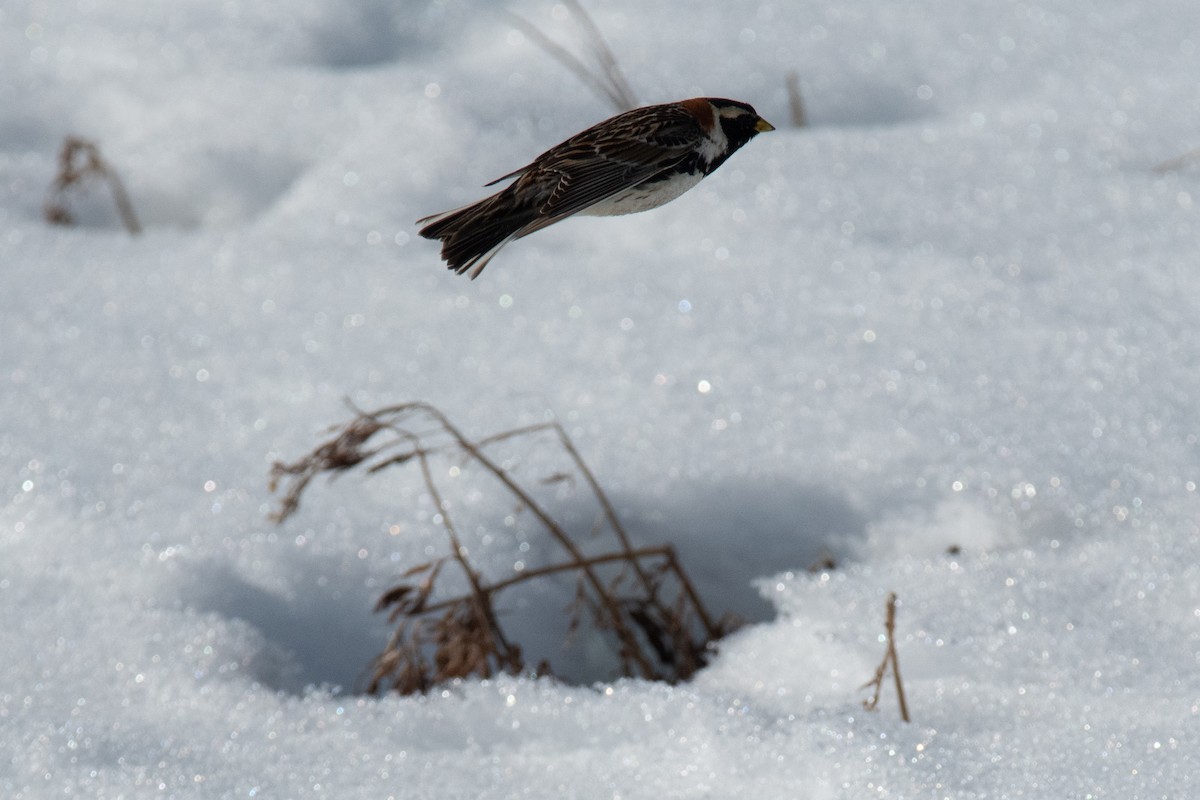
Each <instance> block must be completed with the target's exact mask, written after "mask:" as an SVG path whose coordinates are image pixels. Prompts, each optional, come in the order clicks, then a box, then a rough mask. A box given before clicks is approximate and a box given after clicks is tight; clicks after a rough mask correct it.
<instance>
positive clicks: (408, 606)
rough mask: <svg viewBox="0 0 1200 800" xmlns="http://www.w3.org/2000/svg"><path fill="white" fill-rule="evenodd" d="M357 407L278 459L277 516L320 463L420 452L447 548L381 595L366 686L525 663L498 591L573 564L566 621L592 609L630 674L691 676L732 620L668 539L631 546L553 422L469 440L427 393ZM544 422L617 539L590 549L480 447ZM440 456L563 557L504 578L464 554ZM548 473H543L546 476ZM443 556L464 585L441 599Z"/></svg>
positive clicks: (337, 465)
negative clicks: (320, 437)
mask: <svg viewBox="0 0 1200 800" xmlns="http://www.w3.org/2000/svg"><path fill="white" fill-rule="evenodd" d="M351 408H352V409H353V406H351ZM353 410H354V412H355V416H354V418H353V419H351V420H350V421H349V422H347V423H345V424H344V425H341V426H338V427H335V428H333V429H331V433H333V436H332V438H330V439H329V440H327V441H325V442H323V443H321V444H319V445H318V446H317V447H316V448H314V449H313V451H312V452H311V453H309V454H308V455H307V456H305V457H304V458H302V459H300V460H298V461H296V462H293V463H290V464H284V463H276V464H275V465H274V467H273V468H272V470H271V489H272V491H276V490H278V489H279V488H280V484H281V483H282V482H286V483H287V486H286V489H285V491H284V492H283V497H282V499H281V501H280V506H279V509H278V510H277V511H276V512H275V514H274V515H273V516H274V519H275V520H276V521H278V522H282V521H284V520H285V519H287V518H288V517H290V516H291V515H292V514H294V513H296V512H297V511H298V510H299V507H300V498H301V495H302V494H303V493H304V491H305V490H306V489H307V487H308V486H309V484H310V483H311V481H312V479H313V478H315V477H316V476H317V475H320V474H327V475H329V477H330V478H333V477H335V476H337V475H338V474H341V473H343V472H345V471H347V470H349V469H352V468H361V469H362V470H363V471H364V472H366V473H367V474H373V473H376V472H379V471H381V470H383V469H386V468H388V467H392V466H397V465H401V464H406V463H408V462H410V461H416V462H417V464H418V465H419V468H420V473H421V476H422V480H423V481H424V485H425V489H426V491H427V492H428V494H429V497H430V498H431V499H432V501H433V504H434V507H435V508H436V509H437V511H438V516H437V517H436V520H437V522H438V524H440V526H441V527H442V529H443V530H444V531H445V533H446V537H447V542H448V545H449V546H448V552H447V554H446V555H445V556H442V557H440V558H437V559H434V560H433V561H430V562H427V563H424V564H420V565H418V566H415V567H412V568H411V569H409V570H408V571H407V572H406V573H405V574H404V575H403V576H402V581H401V582H400V583H399V584H397V585H396V586H394V587H392V588H391V589H389V590H388V591H387V592H385V593H384V594H383V596H382V597H380V599H379V602H378V603H377V605H376V610H377V611H387V612H388V614H389V619H390V620H391V621H392V622H393V623H395V624H396V629H395V631H394V632H393V634H392V637H391V638H390V640H389V642H388V644H387V646H386V648H385V650H384V652H383V653H382V654H380V656H379V657H378V658H377V659H376V660H375V662H374V664H373V667H372V675H371V679H370V685H369V687H368V690H369V691H372V692H377V691H380V690H383V689H386V688H391V689H394V690H396V691H398V692H401V693H405V694H408V693H413V692H424V691H427V690H428V689H429V688H431V687H432V686H436V685H438V684H440V683H443V682H445V681H447V680H451V679H454V678H463V677H468V676H472V675H474V676H478V677H487V676H490V675H493V674H496V673H498V672H510V673H517V672H521V671H522V670H524V661H523V657H522V653H521V648H520V647H519V645H517V644H516V643H515V642H512V641H511V640H510V639H509V638H508V637H507V636H506V634H505V632H504V629H503V627H502V625H501V624H500V622H499V616H498V614H497V613H496V608H495V602H496V597H497V596H498V595H499V594H500V593H501V592H503V591H505V590H507V589H509V588H511V587H513V586H516V585H518V584H522V583H525V582H527V581H533V580H538V579H541V578H546V577H548V576H551V575H554V574H558V573H563V572H574V573H576V574H577V575H578V588H577V594H576V599H575V602H573V603H572V605H571V617H570V618H569V623H570V624H569V628H570V630H571V631H576V630H577V629H578V628H579V626H580V625H581V623H582V621H583V620H584V619H585V618H586V619H587V620H588V621H590V623H591V626H592V628H593V629H594V630H596V631H601V632H604V633H606V634H608V635H610V636H612V637H613V638H614V639H615V644H616V652H617V655H618V658H619V662H620V664H621V669H622V672H623V674H625V675H630V676H633V675H636V676H640V677H643V678H648V679H663V680H671V681H677V680H684V679H686V678H688V677H690V676H691V675H692V674H693V673H694V672H695V671H696V670H698V669H699V668H700V667H702V666H703V665H704V664H705V662H706V660H707V658H708V656H709V645H710V643H711V642H712V641H714V640H716V639H718V638H720V637H721V636H723V635H724V634H725V633H727V632H728V631H729V630H731V629H732V628H733V627H735V625H736V622H735V621H734V620H732V619H728V618H722V619H720V620H714V619H713V618H712V617H711V615H710V614H709V613H708V611H707V609H705V607H704V604H703V602H702V601H701V599H700V596H699V594H698V593H697V592H696V590H695V587H694V585H693V584H692V583H691V581H690V579H689V578H688V576H687V574H686V573H685V571H684V570H683V567H682V565H681V564H680V563H679V560H678V558H677V556H676V555H675V551H674V549H673V548H671V547H670V545H661V546H657V547H642V548H634V547H633V545H632V543H631V540H630V538H629V536H628V533H627V532H626V531H625V529H624V528H623V527H622V525H621V523H620V520H619V519H618V518H617V515H616V512H615V511H614V509H613V506H612V503H611V502H610V501H609V499H608V497H607V496H606V495H605V493H604V491H603V489H602V488H601V487H600V484H599V482H598V481H597V480H596V476H595V474H594V473H593V472H592V471H591V469H590V468H589V467H588V466H587V464H586V463H585V462H584V460H583V458H582V457H581V456H580V454H579V451H578V450H577V449H576V448H575V446H574V444H573V443H572V442H571V439H570V437H568V436H567V433H566V431H565V430H564V429H563V428H562V426H561V425H559V424H558V423H557V422H548V423H542V424H537V425H529V426H525V427H522V428H515V429H513V430H510V431H505V432H503V433H499V434H495V435H493V436H489V437H487V438H484V439H480V440H478V441H470V440H468V439H467V438H466V436H465V435H464V434H463V433H462V431H460V430H459V429H458V428H457V427H456V426H455V425H453V424H452V423H451V422H450V420H449V419H448V418H447V417H446V416H445V414H443V413H442V412H441V411H440V410H439V409H437V408H436V407H434V406H432V405H430V404H428V403H404V404H400V405H396V406H390V407H387V408H383V409H380V410H378V411H374V412H364V411H361V410H358V409H353ZM428 422H433V426H432V427H430V426H429V425H428V424H424V425H423V427H422V428H421V431H420V432H419V433H418V432H414V431H413V430H412V429H411V428H412V425H413V423H428ZM547 432H548V433H551V434H553V435H554V437H555V440H556V443H557V445H558V446H559V448H560V449H561V450H562V452H563V453H565V454H566V455H567V457H568V458H569V459H570V462H571V465H572V467H573V469H574V471H575V472H576V473H578V475H580V476H582V480H583V482H584V483H585V484H586V485H587V486H588V488H589V489H590V490H591V492H592V495H593V497H594V498H595V499H596V502H597V503H598V505H599V506H600V509H601V511H600V517H599V519H600V520H602V522H603V524H602V528H601V529H602V530H608V531H609V532H611V534H612V535H613V538H614V540H615V543H616V545H617V549H616V550H614V551H612V552H607V553H600V554H586V553H585V552H584V551H583V549H582V548H581V546H580V545H579V544H577V542H576V540H575V539H574V538H573V537H572V536H571V535H570V534H569V532H568V531H567V530H566V529H565V528H564V527H563V525H562V524H561V523H559V522H558V521H557V520H556V519H555V518H554V517H553V516H552V515H551V514H550V513H549V512H548V511H547V510H546V508H545V507H544V506H543V505H542V504H541V503H539V502H538V500H537V498H536V497H535V496H534V495H533V494H532V493H531V492H530V490H528V489H526V488H525V486H523V485H522V484H521V483H520V482H519V481H518V480H517V479H516V478H515V477H514V475H513V474H512V473H511V471H510V470H507V469H505V468H504V467H503V466H501V464H500V463H498V462H497V461H496V460H495V459H493V458H492V457H491V456H489V455H488V454H487V453H485V452H484V450H485V449H486V448H488V447H491V446H494V445H497V444H499V443H501V442H510V441H512V440H514V439H518V438H521V437H531V436H538V435H540V434H543V433H547ZM437 456H442V457H458V458H459V460H460V461H462V462H463V463H473V464H475V465H476V466H478V467H480V468H482V469H483V470H484V472H485V473H488V474H490V475H491V476H492V477H493V478H495V479H496V480H497V481H498V482H499V484H500V485H501V486H502V487H503V488H504V490H505V491H506V492H507V493H508V494H509V495H511V496H512V497H513V498H514V499H515V500H516V501H517V505H518V506H519V507H520V508H522V509H524V510H525V511H527V512H529V513H530V514H532V515H533V517H534V518H536V519H537V520H538V522H540V523H541V525H542V527H543V529H544V530H545V531H546V533H547V535H548V537H549V539H550V540H551V541H553V542H554V543H555V544H557V545H558V546H559V548H560V549H561V550H562V551H564V553H565V555H566V560H564V561H561V562H558V563H552V564H549V565H546V566H542V567H537V568H534V569H528V570H522V571H521V572H519V573H517V574H514V575H509V576H506V577H501V578H498V579H492V580H489V579H487V578H485V577H484V576H483V575H482V574H481V573H480V572H479V571H478V570H477V569H476V568H475V567H474V565H473V564H472V563H471V562H470V561H469V560H468V558H467V549H466V548H465V547H464V546H463V542H462V541H461V539H460V537H459V534H458V528H457V527H456V524H455V522H454V520H453V517H452V516H451V514H450V506H449V504H448V503H447V502H446V501H445V499H444V498H443V495H442V493H441V491H440V489H439V487H438V485H437V482H436V481H435V479H434V470H433V468H432V466H431V462H430V460H431V459H432V458H434V457H437ZM551 477H552V480H553V482H554V483H563V482H570V481H573V476H572V475H571V474H570V473H568V472H563V471H559V472H556V473H554V475H552V476H551ZM541 483H542V485H544V481H543V482H541ZM595 530H596V529H595V528H593V530H592V531H591V532H592V533H594V532H595ZM447 564H455V565H457V567H458V571H459V572H460V573H461V574H462V575H463V576H465V578H466V581H467V585H468V590H467V591H466V593H463V594H459V595H457V596H453V597H444V596H443V597H440V598H438V599H436V600H435V599H434V595H435V593H436V584H437V581H438V579H439V577H440V576H441V575H442V574H443V568H444V567H445V566H446V565H447ZM613 566H619V567H620V568H621V569H620V572H619V573H618V574H617V575H616V577H615V578H612V579H611V580H606V579H605V577H604V573H602V571H601V570H602V569H605V568H607V572H608V574H611V572H612V569H611V567H613ZM547 672H549V668H548V666H544V667H539V673H541V674H545V673H547Z"/></svg>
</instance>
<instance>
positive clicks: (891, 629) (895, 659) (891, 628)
mask: <svg viewBox="0 0 1200 800" xmlns="http://www.w3.org/2000/svg"><path fill="white" fill-rule="evenodd" d="M885 629H886V630H887V650H886V651H885V652H884V654H883V661H881V662H880V663H879V667H878V669H876V670H875V677H873V678H872V679H871V680H869V681H867V682H866V683H864V684H863V685H862V686H861V687H860V688H862V689H866V688H868V687H870V688H871V696H870V697H868V698H867V699H866V700H864V701H863V708H865V709H866V710H868V711H874V710H875V708H876V707H877V706H878V705H879V695H880V693H881V691H882V689H883V679H884V677H886V675H887V670H888V667H889V666H890V667H891V669H892V676H893V677H894V678H895V683H896V697H897V698H898V699H899V703H900V719H902V720H904V721H905V722H910V721H911V720H910V719H909V716H908V700H907V699H906V698H905V696H904V682H903V681H902V680H901V679H900V657H899V656H898V655H897V654H896V593H895V592H889V593H888V596H887V621H886V622H885Z"/></svg>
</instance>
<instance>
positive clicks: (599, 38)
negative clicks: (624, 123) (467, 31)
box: [505, 0, 637, 111]
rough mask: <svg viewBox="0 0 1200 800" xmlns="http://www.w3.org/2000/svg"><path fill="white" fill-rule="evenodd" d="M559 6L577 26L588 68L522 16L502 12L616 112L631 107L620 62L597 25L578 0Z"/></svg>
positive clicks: (633, 101) (632, 99)
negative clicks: (587, 55)
mask: <svg viewBox="0 0 1200 800" xmlns="http://www.w3.org/2000/svg"><path fill="white" fill-rule="evenodd" d="M562 5H563V6H564V7H565V8H566V10H567V11H568V12H569V13H570V15H571V17H572V18H573V19H574V20H575V21H576V23H577V24H578V25H579V29H580V32H581V33H582V35H583V39H584V41H585V42H586V43H587V46H588V49H589V50H590V51H591V59H592V61H594V62H595V66H592V67H589V66H588V65H587V64H585V63H584V62H583V60H582V59H580V58H578V57H577V56H575V55H574V54H572V53H571V52H570V51H569V50H567V49H566V48H565V47H563V46H562V45H560V44H558V43H557V42H555V41H554V40H553V39H551V38H550V37H549V36H547V35H546V34H545V33H543V32H542V31H541V30H539V29H538V27H537V26H536V25H534V24H533V23H532V22H530V21H529V20H527V19H525V18H524V17H521V16H518V15H517V14H514V13H513V12H511V11H507V12H505V16H507V17H508V21H509V24H510V25H512V26H513V27H514V28H516V29H517V30H519V31H520V32H521V33H523V34H525V35H526V36H528V37H529V38H530V39H532V40H533V43H534V44H536V45H537V46H538V47H540V48H542V50H544V51H545V52H546V53H547V54H548V55H549V56H550V57H551V58H553V59H554V60H555V61H557V62H558V63H560V64H562V65H563V66H564V67H566V68H567V69H568V70H570V71H571V72H572V73H573V74H574V75H575V77H577V78H579V80H581V81H583V82H584V84H585V85H586V86H587V87H588V88H589V89H591V90H592V91H593V92H595V93H596V94H598V95H600V97H602V98H604V99H605V100H607V101H608V102H609V103H611V104H612V105H613V107H614V108H616V110H617V111H628V110H630V109H631V108H633V107H635V106H636V105H637V97H636V96H635V95H634V93H633V88H632V87H631V86H630V85H629V81H628V80H626V79H625V73H624V72H622V71H621V65H620V64H618V63H617V57H616V56H615V55H613V51H612V48H611V47H609V46H608V42H606V41H605V40H604V35H603V34H601V33H600V28H599V27H598V26H597V25H596V23H595V22H594V21H593V20H592V18H591V16H590V15H589V14H588V13H587V11H586V10H584V8H583V6H582V5H581V4H580V3H579V2H578V0H563V2H562Z"/></svg>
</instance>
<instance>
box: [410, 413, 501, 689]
mask: <svg viewBox="0 0 1200 800" xmlns="http://www.w3.org/2000/svg"><path fill="white" fill-rule="evenodd" d="M397 432H398V433H399V434H400V435H401V436H402V437H403V438H405V439H407V440H408V441H410V442H412V443H413V445H419V444H420V440H419V439H417V438H416V437H415V436H414V435H413V434H411V433H409V432H407V431H397ZM417 461H418V463H419V464H420V465H421V476H422V477H423V478H424V479H425V488H426V489H427V490H428V491H429V496H430V497H431V498H432V499H433V504H434V507H435V508H436V509H437V510H438V513H439V514H441V515H442V527H443V528H445V529H446V535H447V536H448V537H449V539H450V549H451V553H450V557H451V558H453V559H454V560H455V561H457V562H458V563H459V565H460V566H461V567H462V570H463V573H464V574H465V575H466V576H467V580H468V582H469V583H470V584H471V599H472V600H473V601H474V602H472V603H471V609H472V610H473V611H474V613H475V616H476V618H477V621H478V622H479V623H480V625H482V626H483V628H484V629H485V630H486V631H487V633H488V636H489V637H491V639H492V640H493V641H494V642H496V643H497V644H498V645H499V646H498V647H496V648H494V649H495V650H496V651H497V652H498V653H499V654H500V656H501V661H502V662H503V663H505V664H506V665H510V666H511V665H518V666H519V664H520V662H521V656H520V653H519V652H518V651H515V650H514V648H513V646H512V645H511V644H509V642H508V640H507V639H505V637H504V631H503V630H502V629H501V627H500V625H499V623H498V622H497V621H496V614H495V611H494V610H493V609H492V604H491V603H489V602H487V594H488V592H487V590H486V589H484V587H483V585H482V583H481V582H480V579H479V573H478V572H477V571H476V570H475V569H474V568H473V567H472V566H471V564H470V562H468V561H467V558H466V548H464V547H463V545H462V540H461V539H460V538H459V536H458V531H457V530H456V529H455V527H454V521H453V520H452V519H451V517H450V513H449V512H448V511H447V507H446V503H445V501H444V500H442V495H441V492H439V491H438V488H437V483H436V482H435V481H434V480H433V471H432V470H431V469H430V468H429V457H428V456H427V455H426V454H425V452H424V451H423V450H421V449H419V448H417Z"/></svg>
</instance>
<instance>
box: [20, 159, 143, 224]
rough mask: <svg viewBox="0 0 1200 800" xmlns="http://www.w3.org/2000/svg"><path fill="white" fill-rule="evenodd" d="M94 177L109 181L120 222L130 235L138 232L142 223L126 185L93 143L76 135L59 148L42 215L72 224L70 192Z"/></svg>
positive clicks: (62, 222) (84, 185) (107, 182)
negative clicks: (69, 201) (55, 168)
mask: <svg viewBox="0 0 1200 800" xmlns="http://www.w3.org/2000/svg"><path fill="white" fill-rule="evenodd" d="M93 180H100V181H103V182H104V183H106V184H108V189H109V192H111V193H112V199H113V204H114V205H115V206H116V207H117V214H118V215H119V216H120V217H121V224H123V225H124V226H125V230H127V231H129V233H130V234H133V235H137V234H139V233H141V232H142V226H141V225H140V224H139V223H138V219H137V214H135V213H134V211H133V203H132V202H130V200H129V194H128V193H127V192H126V191H125V184H124V183H122V182H121V179H120V177H119V176H118V175H117V173H116V171H115V170H114V169H113V168H112V167H111V166H110V165H109V163H108V162H107V161H105V160H104V158H103V157H102V156H101V155H100V149H99V148H98V147H97V146H96V144H95V143H94V142H91V141H88V140H87V139H82V138H80V137H78V136H68V137H67V138H66V139H65V140H63V145H62V149H60V150H59V152H58V172H57V173H56V174H55V176H54V180H53V181H51V182H50V188H49V189H48V190H47V192H46V200H45V203H44V204H43V206H42V216H43V217H44V218H45V219H46V221H47V222H49V223H51V224H52V225H74V224H75V216H74V215H73V214H72V213H71V210H70V208H69V207H68V204H67V201H68V199H69V197H70V195H71V194H72V193H74V192H78V191H82V190H83V189H84V187H86V186H87V184H88V183H90V182H91V181H93Z"/></svg>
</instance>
